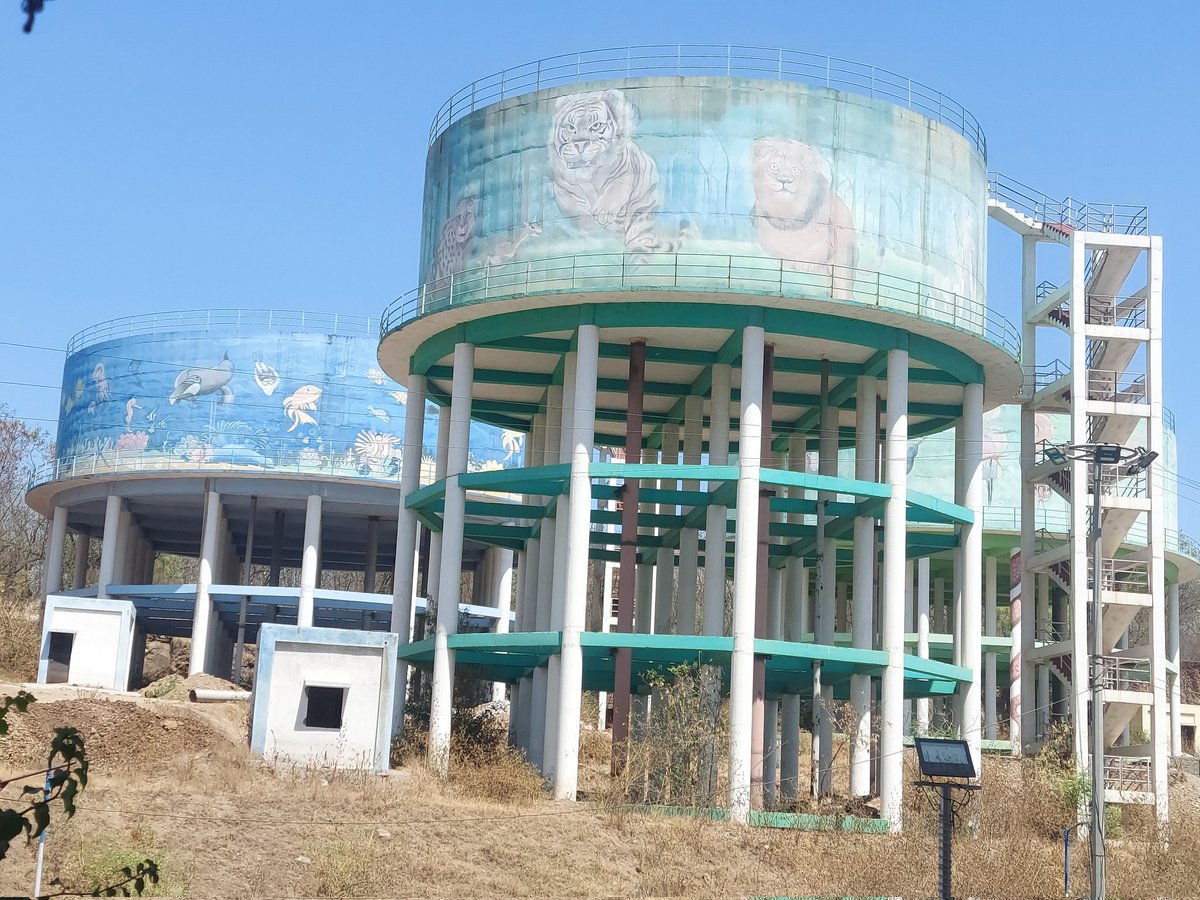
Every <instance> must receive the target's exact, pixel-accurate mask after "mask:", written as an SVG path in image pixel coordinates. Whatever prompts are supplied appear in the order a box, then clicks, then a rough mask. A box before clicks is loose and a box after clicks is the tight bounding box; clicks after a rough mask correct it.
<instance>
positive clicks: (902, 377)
mask: <svg viewBox="0 0 1200 900" xmlns="http://www.w3.org/2000/svg"><path fill="white" fill-rule="evenodd" d="M884 459H885V460H886V465H887V472H886V474H887V480H888V484H889V485H890V486H891V489H892V495H891V497H889V498H888V499H887V500H886V501H884V513H883V529H884V530H883V579H882V589H883V592H884V593H883V598H882V602H881V604H880V629H879V632H880V641H881V649H882V650H883V651H884V652H885V653H887V656H888V664H887V668H886V669H884V671H883V679H882V681H881V684H880V692H879V693H880V707H881V715H880V729H879V757H880V759H879V793H880V800H881V803H882V813H883V818H885V819H887V821H888V827H889V829H890V830H891V831H893V832H898V831H900V828H901V825H902V823H903V798H904V709H903V707H904V594H903V584H904V563H905V559H906V555H907V540H908V526H907V521H906V517H907V506H908V474H907V471H906V466H907V463H908V351H907V350H889V351H888V361H887V433H886V437H885V439H884Z"/></svg>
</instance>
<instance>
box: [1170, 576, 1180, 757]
mask: <svg viewBox="0 0 1200 900" xmlns="http://www.w3.org/2000/svg"><path fill="white" fill-rule="evenodd" d="M1167 664H1168V665H1169V666H1171V667H1172V668H1174V670H1175V671H1174V672H1173V673H1171V674H1170V675H1168V679H1169V682H1168V684H1169V687H1170V692H1171V699H1170V705H1171V756H1172V757H1174V758H1178V757H1180V756H1182V755H1183V726H1182V723H1181V721H1180V708H1179V707H1180V704H1181V702H1182V700H1181V697H1182V686H1181V685H1180V674H1181V673H1180V671H1179V582H1177V581H1173V582H1171V583H1169V584H1168V585H1167Z"/></svg>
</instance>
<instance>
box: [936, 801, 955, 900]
mask: <svg viewBox="0 0 1200 900" xmlns="http://www.w3.org/2000/svg"><path fill="white" fill-rule="evenodd" d="M941 789H942V816H941V819H942V823H941V824H942V828H941V837H942V846H941V857H940V864H939V865H938V888H939V891H938V896H939V897H941V898H942V900H951V898H952V897H953V894H952V893H951V891H950V882H951V877H950V874H951V858H950V851H951V848H952V847H953V846H954V804H953V802H952V801H951V794H950V792H951V791H952V790H953V789H954V788H953V785H951V784H950V783H949V782H945V783H943V784H942V785H941Z"/></svg>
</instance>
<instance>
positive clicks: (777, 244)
mask: <svg viewBox="0 0 1200 900" xmlns="http://www.w3.org/2000/svg"><path fill="white" fill-rule="evenodd" d="M751 171H752V174H753V179H754V209H753V211H752V216H753V218H754V224H755V230H756V233H757V236H758V243H759V245H760V246H761V247H762V248H763V249H764V250H766V251H767V252H768V253H770V254H771V255H772V256H775V257H778V258H779V259H780V260H782V261H783V265H784V266H785V267H786V268H788V269H794V270H796V271H798V272H813V273H815V274H819V275H828V276H831V278H832V286H833V296H834V297H835V298H836V299H849V297H850V294H851V290H850V285H851V283H852V273H851V272H848V271H846V269H849V268H852V267H853V266H854V264H855V261H856V259H857V249H856V243H855V230H854V218H853V216H852V215H851V214H850V208H849V207H848V206H846V204H845V202H843V200H842V198H841V197H839V196H838V195H837V194H836V193H835V192H834V190H833V184H832V181H831V178H830V174H829V165H828V163H826V161H825V160H824V159H823V158H822V157H821V155H820V154H819V153H817V151H816V150H814V149H813V148H812V147H811V146H810V145H808V144H806V143H804V142H803V141H798V140H788V139H784V138H769V137H768V138H759V139H758V140H756V141H755V142H754V145H753V148H752V149H751Z"/></svg>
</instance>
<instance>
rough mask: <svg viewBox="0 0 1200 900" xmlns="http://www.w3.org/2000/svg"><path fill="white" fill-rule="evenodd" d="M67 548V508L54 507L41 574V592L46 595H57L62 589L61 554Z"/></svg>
mask: <svg viewBox="0 0 1200 900" xmlns="http://www.w3.org/2000/svg"><path fill="white" fill-rule="evenodd" d="M66 547H67V508H66V507H65V506H56V507H54V515H53V516H52V517H51V519H50V534H49V536H48V538H47V542H46V561H45V564H44V565H45V571H44V572H43V574H42V590H43V592H44V593H46V594H57V593H58V592H59V591H60V590H61V589H62V576H63V554H64V552H65V550H66Z"/></svg>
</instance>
